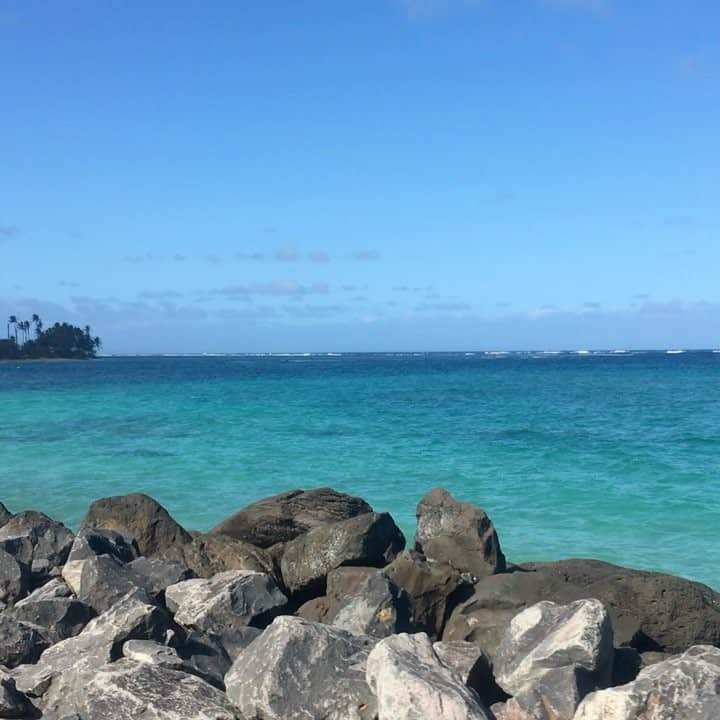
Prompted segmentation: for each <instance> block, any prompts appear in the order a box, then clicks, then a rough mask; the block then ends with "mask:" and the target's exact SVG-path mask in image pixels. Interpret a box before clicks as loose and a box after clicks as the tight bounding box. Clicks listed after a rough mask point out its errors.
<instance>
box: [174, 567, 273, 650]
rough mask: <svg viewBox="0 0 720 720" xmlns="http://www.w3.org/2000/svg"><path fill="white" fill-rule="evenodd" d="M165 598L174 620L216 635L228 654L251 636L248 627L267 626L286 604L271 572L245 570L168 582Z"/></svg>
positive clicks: (185, 625)
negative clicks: (205, 577) (176, 582)
mask: <svg viewBox="0 0 720 720" xmlns="http://www.w3.org/2000/svg"><path fill="white" fill-rule="evenodd" d="M165 601H166V603H167V606H168V608H169V609H170V611H171V612H173V613H174V616H175V622H176V623H178V624H179V625H181V626H182V627H183V628H186V629H187V630H194V631H197V632H201V633H205V634H207V635H210V636H212V637H215V638H217V639H218V640H219V641H220V642H221V643H222V645H223V647H224V648H225V649H226V651H227V653H228V655H229V656H230V657H231V658H234V657H235V656H236V655H237V652H239V650H241V649H242V648H244V647H245V646H246V645H247V644H248V642H249V641H250V640H252V639H253V638H254V633H250V634H248V628H258V629H262V628H264V627H266V626H267V625H268V624H269V623H270V622H271V621H272V619H273V618H274V617H275V616H276V615H278V614H279V613H280V612H281V611H282V610H283V608H284V607H285V605H286V604H287V598H286V597H285V595H283V593H282V592H281V591H280V588H279V587H278V585H277V583H276V582H275V579H274V578H273V577H272V576H271V575H266V574H264V573H258V572H250V571H247V570H233V571H230V572H226V573H219V574H217V575H215V576H214V577H212V578H209V579H203V578H195V579H193V580H186V581H184V582H181V583H178V584H177V585H171V586H170V587H169V588H167V590H166V591H165Z"/></svg>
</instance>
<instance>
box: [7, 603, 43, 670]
mask: <svg viewBox="0 0 720 720" xmlns="http://www.w3.org/2000/svg"><path fill="white" fill-rule="evenodd" d="M49 645H50V643H49V641H48V639H47V638H46V637H45V636H44V635H43V633H42V628H39V627H37V626H35V625H28V624H27V623H23V622H20V621H19V620H16V619H15V618H12V617H10V616H9V615H8V614H7V613H3V614H2V615H0V665H4V666H5V667H6V668H14V667H17V666H18V665H23V664H25V663H34V662H36V661H37V659H38V658H39V657H40V655H41V653H42V652H43V650H45V649H46V648H47V647H48V646H49Z"/></svg>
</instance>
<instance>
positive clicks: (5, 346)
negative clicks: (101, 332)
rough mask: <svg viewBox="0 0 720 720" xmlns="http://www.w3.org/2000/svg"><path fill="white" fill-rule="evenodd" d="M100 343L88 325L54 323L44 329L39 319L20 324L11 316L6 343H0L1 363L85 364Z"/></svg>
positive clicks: (34, 316)
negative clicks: (66, 362)
mask: <svg viewBox="0 0 720 720" xmlns="http://www.w3.org/2000/svg"><path fill="white" fill-rule="evenodd" d="M101 345H102V341H101V340H100V338H99V337H93V335H92V330H91V328H90V326H89V325H86V326H85V327H84V328H80V327H76V326H75V325H71V324H70V323H66V322H63V323H55V324H54V325H52V326H51V327H49V328H47V329H44V328H43V323H42V320H41V319H40V316H39V315H33V316H32V319H31V320H19V319H18V317H17V315H10V317H9V318H8V321H7V339H0V360H87V359H89V358H94V357H95V356H96V355H97V351H98V350H99V349H100V346H101Z"/></svg>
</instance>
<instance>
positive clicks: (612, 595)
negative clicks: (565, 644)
mask: <svg viewBox="0 0 720 720" xmlns="http://www.w3.org/2000/svg"><path fill="white" fill-rule="evenodd" d="M589 597H594V598H597V599H598V600H600V601H601V602H602V603H603V604H604V605H605V606H606V607H607V608H608V611H609V613H610V617H611V619H612V623H613V628H614V632H615V645H617V646H631V647H634V648H636V649H637V650H638V651H640V652H645V651H647V650H661V651H664V652H671V653H678V652H683V651H684V650H686V649H687V648H688V647H690V646H691V645H693V644H700V643H705V644H710V645H717V644H718V643H720V593H717V592H715V591H713V590H711V589H710V588H708V587H706V586H705V585H701V584H700V583H695V582H692V581H690V580H685V579H683V578H679V577H674V576H671V575H663V574H661V573H651V572H645V571H641V570H632V569H629V568H623V567H619V566H617V565H611V564H609V563H605V562H601V561H599V560H582V559H572V560H560V561H558V562H551V563H528V564H525V565H523V566H521V567H520V568H519V569H517V570H516V571H515V572H512V573H506V574H502V575H494V576H490V577H486V578H483V579H481V580H480V581H478V583H477V584H476V585H475V591H474V593H473V595H472V597H471V598H470V599H468V600H467V601H466V602H464V603H462V604H461V605H459V606H458V607H457V608H455V610H454V611H453V613H452V615H451V616H450V619H449V620H448V623H447V625H446V627H445V631H444V633H443V639H444V640H471V641H472V642H477V643H478V644H480V646H481V647H482V648H483V649H484V650H485V652H486V653H488V654H489V655H490V657H492V656H493V655H494V651H495V648H496V647H497V645H498V643H499V640H500V637H501V636H502V634H503V632H504V631H505V629H506V628H507V626H508V625H509V623H510V620H511V619H512V618H513V617H514V616H515V615H516V614H517V613H518V612H520V611H521V610H523V609H524V608H526V607H528V606H530V605H534V604H535V603H536V602H539V601H540V600H551V601H553V602H556V603H569V602H572V601H574V600H580V599H583V598H589Z"/></svg>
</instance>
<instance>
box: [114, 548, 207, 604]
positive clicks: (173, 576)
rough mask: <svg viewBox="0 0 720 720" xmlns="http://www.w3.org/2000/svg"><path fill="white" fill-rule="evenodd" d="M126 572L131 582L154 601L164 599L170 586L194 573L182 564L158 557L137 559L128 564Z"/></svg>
mask: <svg viewBox="0 0 720 720" xmlns="http://www.w3.org/2000/svg"><path fill="white" fill-rule="evenodd" d="M127 570H128V572H129V573H130V578H131V579H132V581H133V582H134V583H135V584H136V585H138V586H139V587H141V588H143V589H144V590H145V592H147V594H148V595H149V596H150V597H151V598H153V599H156V600H161V599H162V598H164V597H165V591H166V590H167V588H169V587H170V586H171V585H176V584H177V583H180V582H183V581H185V580H191V579H192V578H194V577H195V573H194V572H193V571H192V570H190V569H189V568H188V567H187V566H186V565H185V564H184V563H181V562H174V561H172V560H165V559H164V558H160V557H153V558H148V557H139V558H138V559H137V560H133V561H132V562H130V563H128V565H127Z"/></svg>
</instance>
